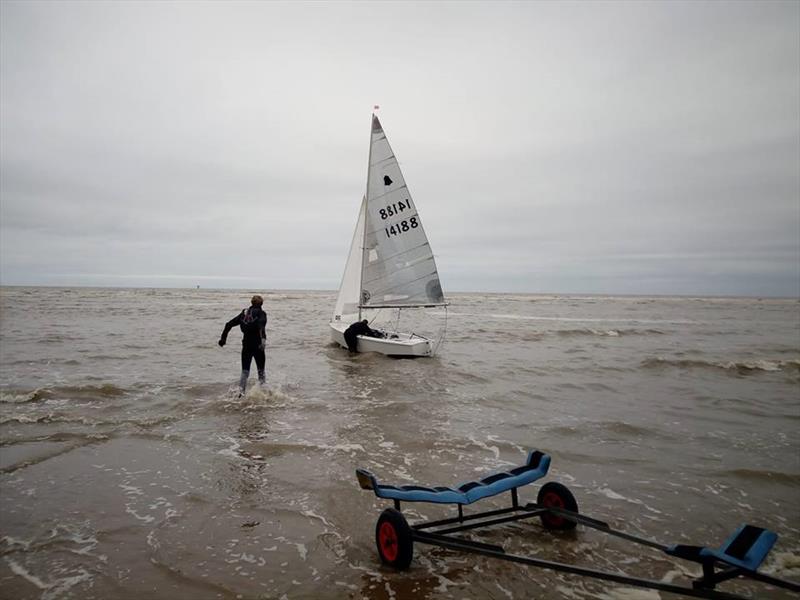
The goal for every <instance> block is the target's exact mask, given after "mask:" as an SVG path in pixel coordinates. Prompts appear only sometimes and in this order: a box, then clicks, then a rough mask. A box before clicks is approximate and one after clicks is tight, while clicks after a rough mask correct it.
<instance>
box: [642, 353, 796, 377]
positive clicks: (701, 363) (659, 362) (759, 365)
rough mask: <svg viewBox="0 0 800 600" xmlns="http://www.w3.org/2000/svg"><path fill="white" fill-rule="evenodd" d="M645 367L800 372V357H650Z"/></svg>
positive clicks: (747, 371) (743, 372)
mask: <svg viewBox="0 0 800 600" xmlns="http://www.w3.org/2000/svg"><path fill="white" fill-rule="evenodd" d="M641 366H642V368H645V369H662V368H679V369H712V370H722V371H727V372H732V373H737V374H739V375H747V374H750V373H755V372H759V371H762V372H777V371H784V372H788V373H800V359H795V360H768V359H761V360H749V361H715V360H702V359H685V358H679V359H676V358H662V357H657V358H648V359H646V360H644V361H642V363H641Z"/></svg>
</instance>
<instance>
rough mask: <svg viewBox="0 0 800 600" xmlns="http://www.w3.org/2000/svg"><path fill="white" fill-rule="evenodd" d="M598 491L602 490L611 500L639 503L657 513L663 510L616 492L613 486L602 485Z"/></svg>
mask: <svg viewBox="0 0 800 600" xmlns="http://www.w3.org/2000/svg"><path fill="white" fill-rule="evenodd" d="M597 491H598V492H600V493H601V494H602V495H603V496H605V497H606V498H609V499H611V500H623V501H624V502H629V503H631V504H637V505H639V506H643V507H644V508H645V509H646V510H649V511H650V512H653V513H655V514H658V515H660V514H661V511H660V510H658V509H657V508H653V507H652V506H648V505H647V504H645V503H644V502H642V501H641V500H637V499H636V498H628V497H627V496H623V495H622V494H618V493H617V492H615V491H614V490H612V489H611V488H608V487H601V488H600V489H598V490H597Z"/></svg>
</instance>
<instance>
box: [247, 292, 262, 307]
mask: <svg viewBox="0 0 800 600" xmlns="http://www.w3.org/2000/svg"><path fill="white" fill-rule="evenodd" d="M250 304H252V305H253V306H261V305H262V304H264V299H263V298H262V297H261V296H259V295H258V294H256V295H255V296H253V297H252V298H250Z"/></svg>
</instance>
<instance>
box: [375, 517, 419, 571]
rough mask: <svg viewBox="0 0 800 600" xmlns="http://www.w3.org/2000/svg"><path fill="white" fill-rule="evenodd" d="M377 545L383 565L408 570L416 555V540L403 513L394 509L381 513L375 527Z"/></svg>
mask: <svg viewBox="0 0 800 600" xmlns="http://www.w3.org/2000/svg"><path fill="white" fill-rule="evenodd" d="M375 545H376V546H378V554H379V555H380V557H381V562H383V564H385V565H389V566H390V567H394V568H395V569H400V570H405V569H407V568H408V565H410V564H411V557H412V556H413V555H414V538H413V537H412V535H411V527H409V525H408V521H406V518H405V517H404V516H403V513H401V512H400V511H399V510H395V509H394V508H387V509H386V510H384V511H383V512H382V513H381V516H380V517H378V523H377V525H375Z"/></svg>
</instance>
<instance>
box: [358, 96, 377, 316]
mask: <svg viewBox="0 0 800 600" xmlns="http://www.w3.org/2000/svg"><path fill="white" fill-rule="evenodd" d="M375 108H376V109H377V108H378V107H377V106H376V107H375ZM374 126H375V110H373V111H372V118H370V121H369V156H368V157H367V188H366V190H365V192H364V237H363V241H362V244H363V245H362V247H361V273H360V275H359V277H358V320H359V321H360V320H361V303H362V301H363V294H364V263H365V259H366V258H368V257H367V256H366V254H367V220H368V219H367V214H368V210H369V176H370V172H371V170H372V129H373V127H374Z"/></svg>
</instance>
